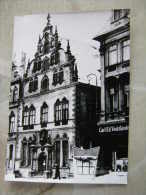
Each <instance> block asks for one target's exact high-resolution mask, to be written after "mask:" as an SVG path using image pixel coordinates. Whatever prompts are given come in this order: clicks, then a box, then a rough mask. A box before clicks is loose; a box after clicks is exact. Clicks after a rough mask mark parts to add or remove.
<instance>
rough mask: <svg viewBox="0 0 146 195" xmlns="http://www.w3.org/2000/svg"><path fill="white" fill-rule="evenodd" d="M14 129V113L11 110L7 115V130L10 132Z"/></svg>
mask: <svg viewBox="0 0 146 195" xmlns="http://www.w3.org/2000/svg"><path fill="white" fill-rule="evenodd" d="M14 130H15V114H14V112H13V111H12V112H11V114H10V116H9V132H10V133H12V132H14Z"/></svg>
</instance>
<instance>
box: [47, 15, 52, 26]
mask: <svg viewBox="0 0 146 195" xmlns="http://www.w3.org/2000/svg"><path fill="white" fill-rule="evenodd" d="M50 18H51V17H50V14H49V13H48V16H47V24H48V25H50Z"/></svg>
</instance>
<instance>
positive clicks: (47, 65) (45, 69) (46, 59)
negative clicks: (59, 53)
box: [42, 57, 49, 71]
mask: <svg viewBox="0 0 146 195" xmlns="http://www.w3.org/2000/svg"><path fill="white" fill-rule="evenodd" d="M48 69H49V58H47V57H45V58H44V60H43V65H42V71H47V70H48Z"/></svg>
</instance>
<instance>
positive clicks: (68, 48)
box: [67, 40, 71, 53]
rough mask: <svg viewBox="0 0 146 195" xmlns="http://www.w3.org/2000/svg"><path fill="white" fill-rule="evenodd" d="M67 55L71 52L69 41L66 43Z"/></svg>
mask: <svg viewBox="0 0 146 195" xmlns="http://www.w3.org/2000/svg"><path fill="white" fill-rule="evenodd" d="M67 53H71V52H70V44H69V40H68V41H67Z"/></svg>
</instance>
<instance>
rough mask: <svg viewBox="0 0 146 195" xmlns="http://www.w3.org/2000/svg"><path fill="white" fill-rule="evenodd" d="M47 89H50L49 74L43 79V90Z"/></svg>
mask: <svg viewBox="0 0 146 195" xmlns="http://www.w3.org/2000/svg"><path fill="white" fill-rule="evenodd" d="M47 89H49V79H48V77H47V75H45V76H44V77H43V78H42V81H41V90H43V91H44V90H47Z"/></svg>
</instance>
